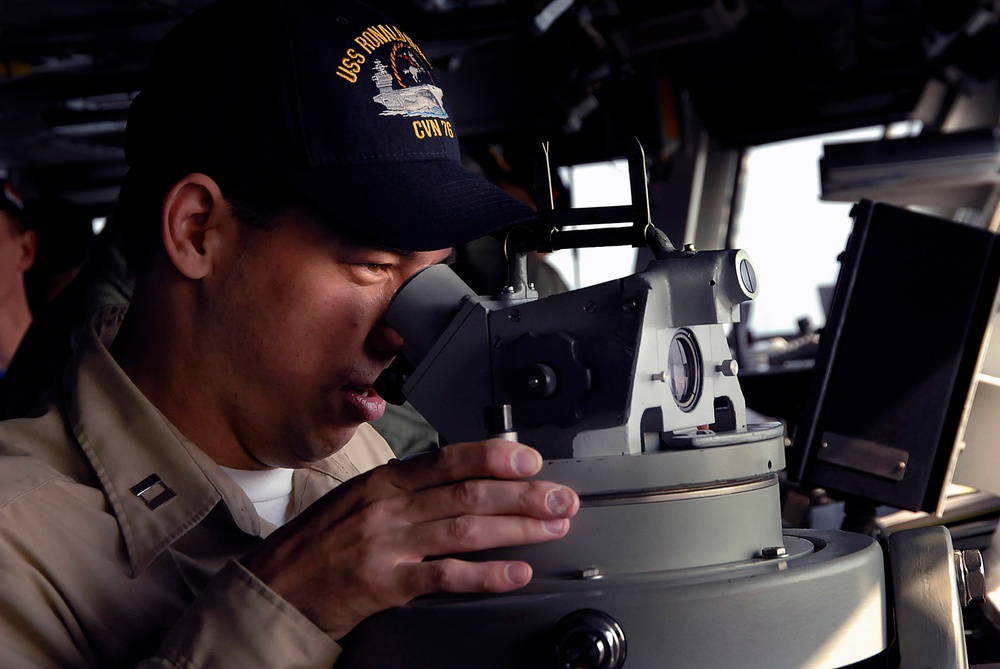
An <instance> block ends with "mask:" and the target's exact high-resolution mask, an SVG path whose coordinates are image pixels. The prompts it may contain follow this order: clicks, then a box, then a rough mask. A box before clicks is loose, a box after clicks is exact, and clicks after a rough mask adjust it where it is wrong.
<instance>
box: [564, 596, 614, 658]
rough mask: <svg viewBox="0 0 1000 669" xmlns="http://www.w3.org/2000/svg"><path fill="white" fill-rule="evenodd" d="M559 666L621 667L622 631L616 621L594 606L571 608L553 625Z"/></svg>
mask: <svg viewBox="0 0 1000 669" xmlns="http://www.w3.org/2000/svg"><path fill="white" fill-rule="evenodd" d="M555 639H556V667H558V669H620V667H622V666H623V665H624V664H625V633H624V632H623V631H622V628H621V626H620V625H619V624H618V622H617V621H616V620H615V619H614V618H612V617H611V616H609V615H608V614H606V613H604V612H603V611H596V610H593V609H581V610H579V611H574V612H572V613H570V614H568V615H566V616H565V617H563V619H562V620H560V621H559V622H558V623H557V624H556V627H555Z"/></svg>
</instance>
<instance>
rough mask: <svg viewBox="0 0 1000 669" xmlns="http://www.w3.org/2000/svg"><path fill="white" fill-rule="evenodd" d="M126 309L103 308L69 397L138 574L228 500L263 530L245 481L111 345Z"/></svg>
mask: <svg viewBox="0 0 1000 669" xmlns="http://www.w3.org/2000/svg"><path fill="white" fill-rule="evenodd" d="M125 309H126V307H124V305H115V306H113V307H108V308H105V309H103V310H101V311H100V312H99V313H98V314H97V317H96V320H95V328H96V329H91V330H89V331H88V332H87V333H86V334H85V335H84V336H83V337H81V341H80V346H79V349H78V352H77V355H78V363H77V369H78V373H77V374H76V375H75V377H74V378H73V379H72V380H71V381H70V382H69V383H68V384H67V386H66V391H65V393H66V394H65V397H64V401H65V403H66V408H67V416H68V420H69V425H70V428H71V429H72V430H73V433H74V435H75V436H76V439H77V441H78V442H79V444H80V446H81V448H82V449H83V451H84V453H85V454H86V456H87V458H88V460H89V461H90V463H91V465H92V466H93V468H94V471H95V472H96V473H97V476H98V477H99V478H100V481H101V484H102V486H103V487H104V490H105V493H106V495H107V498H108V500H109V502H110V504H111V507H112V509H113V511H114V513H115V516H116V517H117V518H118V523H119V525H120V527H121V531H122V536H123V538H124V541H125V546H126V549H127V551H128V557H129V561H130V565H131V568H132V572H133V574H138V573H139V572H141V571H142V570H143V569H145V568H146V567H147V566H148V565H149V564H150V563H151V562H152V561H153V560H154V559H155V558H156V557H157V556H158V555H159V554H160V552H161V551H163V550H164V549H165V548H166V547H168V546H169V545H170V544H171V543H173V542H174V541H176V540H177V538H178V537H180V536H181V535H183V534H184V533H185V532H187V531H188V530H190V529H191V528H192V527H194V526H195V525H197V524H198V523H199V522H200V521H201V520H202V519H204V518H205V516H207V515H208V513H209V512H210V511H211V510H212V508H214V507H215V506H216V505H217V504H218V503H219V502H220V501H224V502H225V504H226V506H227V507H228V509H229V512H230V513H231V515H232V516H233V519H234V521H235V522H236V524H237V525H238V526H239V527H240V529H241V530H243V531H244V532H247V533H250V534H253V535H257V536H260V534H261V523H260V519H259V517H258V516H257V513H256V511H255V510H254V509H253V507H252V505H251V504H250V502H249V500H248V499H247V498H246V495H245V494H243V491H242V490H240V489H239V486H237V485H236V483H235V482H234V481H233V480H232V479H231V478H229V477H228V476H226V475H225V474H223V472H222V470H220V469H219V467H218V465H216V464H215V462H214V461H212V459H211V458H209V457H208V456H207V455H206V454H205V453H204V452H202V451H201V450H200V449H199V448H198V447H197V446H195V445H194V444H193V443H191V442H190V441H189V440H188V439H186V438H185V437H184V436H183V435H181V434H180V433H179V432H178V431H177V429H176V428H175V427H174V426H173V425H172V424H171V423H170V421H168V420H167V419H166V417H165V416H163V414H162V413H160V412H159V410H157V409H156V407H154V406H153V405H152V404H151V403H150V402H149V401H148V400H147V399H146V398H145V396H143V395H142V393H141V392H140V391H139V389H138V388H136V387H135V385H134V384H133V383H132V382H131V381H130V380H129V378H128V377H127V376H126V375H125V372H124V371H122V369H121V368H120V367H119V366H118V365H117V363H115V361H114V360H113V359H112V357H111V355H110V353H108V351H107V349H106V348H105V346H106V345H107V344H108V343H110V340H111V339H113V337H114V334H115V332H116V331H117V328H118V325H120V323H121V320H122V317H123V316H124V314H125Z"/></svg>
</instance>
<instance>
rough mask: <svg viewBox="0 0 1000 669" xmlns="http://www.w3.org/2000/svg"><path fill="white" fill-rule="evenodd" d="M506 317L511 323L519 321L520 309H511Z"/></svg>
mask: <svg viewBox="0 0 1000 669" xmlns="http://www.w3.org/2000/svg"><path fill="white" fill-rule="evenodd" d="M507 318H508V319H509V320H510V322H511V323H519V322H521V310H520V309H511V311H510V313H509V314H507Z"/></svg>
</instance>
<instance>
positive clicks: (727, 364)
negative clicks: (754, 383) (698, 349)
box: [715, 360, 740, 376]
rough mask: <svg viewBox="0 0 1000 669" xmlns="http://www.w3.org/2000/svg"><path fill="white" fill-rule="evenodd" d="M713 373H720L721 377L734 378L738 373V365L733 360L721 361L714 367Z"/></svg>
mask: <svg viewBox="0 0 1000 669" xmlns="http://www.w3.org/2000/svg"><path fill="white" fill-rule="evenodd" d="M715 371H717V372H722V375H723V376H736V375H737V374H739V371H740V363H738V362H736V361H735V360H723V361H722V362H720V363H719V364H718V365H716V366H715Z"/></svg>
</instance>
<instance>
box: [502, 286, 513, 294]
mask: <svg viewBox="0 0 1000 669" xmlns="http://www.w3.org/2000/svg"><path fill="white" fill-rule="evenodd" d="M503 292H505V293H513V292H514V286H504V287H503Z"/></svg>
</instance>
